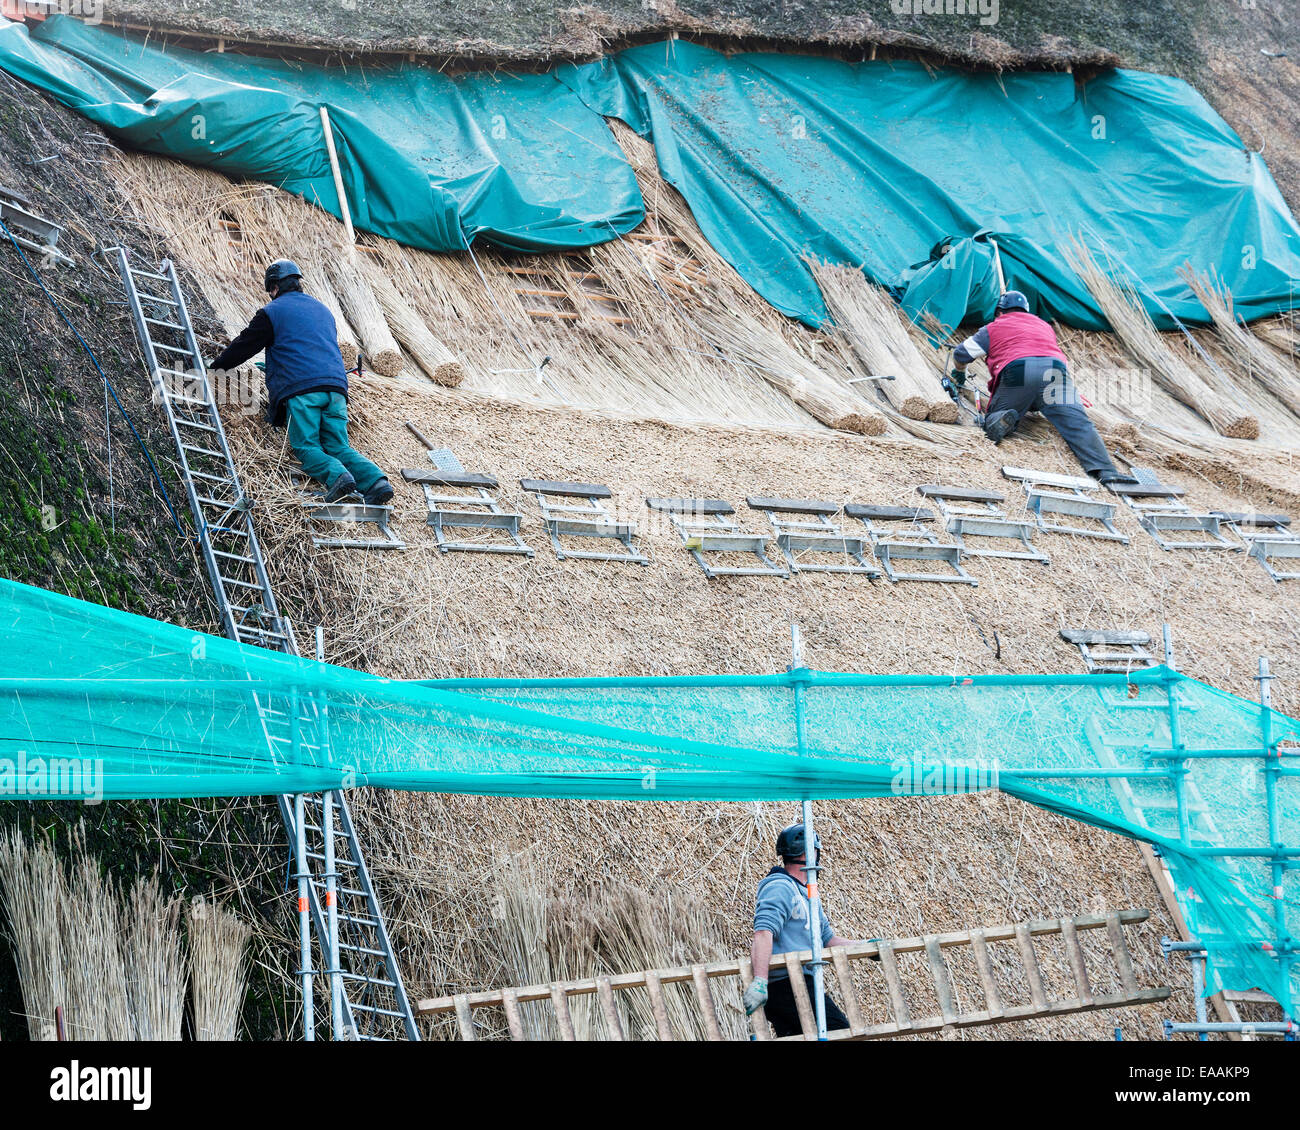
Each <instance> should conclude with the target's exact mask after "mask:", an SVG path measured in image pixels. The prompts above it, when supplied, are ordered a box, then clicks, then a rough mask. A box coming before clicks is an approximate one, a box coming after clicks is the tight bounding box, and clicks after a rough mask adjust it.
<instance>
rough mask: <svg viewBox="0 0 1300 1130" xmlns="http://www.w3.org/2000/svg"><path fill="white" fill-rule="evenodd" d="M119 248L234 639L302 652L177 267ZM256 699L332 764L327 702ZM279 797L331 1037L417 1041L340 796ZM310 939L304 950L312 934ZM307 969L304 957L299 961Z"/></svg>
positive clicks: (279, 741) (282, 734) (282, 744)
mask: <svg viewBox="0 0 1300 1130" xmlns="http://www.w3.org/2000/svg"><path fill="white" fill-rule="evenodd" d="M113 250H115V251H116V253H117V265H118V270H119V271H120V272H121V275H122V282H123V286H124V288H125V291H126V298H127V305H128V306H129V307H130V310H131V316H132V319H133V320H134V322H135V328H136V333H137V335H138V337H139V339H140V345H141V348H142V349H143V350H144V356H145V362H146V364H147V366H148V370H149V375H150V377H151V379H152V381H153V386H154V396H155V398H156V399H157V401H158V402H159V404H160V405H161V406H162V408H163V411H164V413H165V415H166V417H167V425H168V428H169V429H170V431H171V435H172V440H173V442H174V443H175V445H176V455H177V461H178V464H179V466H180V471H181V477H182V480H183V482H184V484H185V492H186V495H187V496H188V498H189V502H190V510H191V512H192V514H193V515H194V522H195V526H196V528H197V531H198V543H199V548H200V549H201V551H202V553H203V560H204V564H205V565H206V566H207V571H208V578H209V580H210V581H211V584H212V591H213V595H214V597H215V598H216V602H217V606H218V609H219V611H220V614H221V621H222V626H223V628H224V630H225V633H226V635H227V636H228V637H229V638H230V639H232V640H235V641H237V642H239V643H245V644H256V645H257V646H259V647H265V648H269V649H271V650H274V651H281V652H285V653H287V654H289V655H297V654H298V647H297V643H296V641H295V640H294V636H293V628H292V626H291V624H290V623H289V621H288V619H286V618H285V617H283V616H282V615H281V614H280V612H279V610H278V608H277V606H276V601H275V594H274V592H273V591H272V588H271V582H270V580H269V578H268V576H267V572H266V564H265V561H264V559H263V556H262V551H261V547H260V545H259V543H258V539H257V533H256V531H255V530H254V527H253V518H252V513H251V511H252V502H251V500H249V499H248V498H247V496H246V495H245V494H244V491H243V488H242V486H241V485H240V482H239V475H238V472H237V471H236V468H235V464H234V460H233V458H232V457H231V454H230V448H229V445H228V444H227V442H226V434H225V430H224V429H223V428H222V425H221V415H220V412H219V410H218V406H217V403H216V400H215V398H214V396H213V393H212V387H211V384H210V383H209V381H208V378H207V373H206V371H205V368H204V364H203V357H202V354H201V352H200V350H199V346H198V341H197V339H196V338H195V335H194V328H193V325H192V324H191V322H190V317H189V312H188V310H187V309H186V306H185V299H184V296H183V295H182V294H181V288H180V284H179V281H178V280H177V278H176V270H175V267H174V266H173V265H172V263H171V262H170V260H166V259H164V260H163V261H162V263H161V264H160V266H159V268H158V270H156V271H149V270H142V269H139V268H136V267H134V266H132V264H131V260H130V253H129V252H128V251H127V249H126V248H124V247H118V248H115V249H113ZM157 291H161V292H163V293H162V294H158V293H155V292H157ZM251 698H252V701H253V703H254V705H255V706H256V709H257V711H258V714H259V716H260V720H261V723H262V728H263V732H264V733H265V735H266V741H267V745H268V747H269V748H270V751H271V753H272V756H273V757H274V758H276V759H277V760H278V759H279V758H280V757H281V756H282V755H284V754H288V755H289V756H293V755H294V754H295V752H296V753H297V754H298V756H300V757H301V756H304V755H305V756H306V757H308V758H319V759H321V760H327V759H328V733H327V732H326V730H325V729H324V728H323V727H321V725H320V717H319V714H318V710H319V711H324V710H327V709H328V705H327V704H326V703H324V702H321V703H317V701H316V700H315V699H313V698H310V697H309V698H308V699H307V700H306V701H305V702H301V701H300V700H298V699H297V696H296V695H295V696H293V699H292V700H291V699H290V697H289V696H287V695H268V694H265V693H263V692H253V694H252V695H251ZM278 801H279V806H280V815H281V817H282V818H283V820H284V824H285V829H286V831H287V832H288V836H289V843H290V845H295V844H296V845H298V848H299V852H300V858H305V861H306V872H307V873H306V874H302V873H301V871H302V869H301V868H300V869H299V874H298V875H297V878H298V880H299V907H300V910H301V907H302V902H303V900H304V899H305V901H306V902H307V904H308V909H309V910H310V918H311V922H312V924H313V926H314V928H315V933H316V939H317V942H318V944H319V946H320V950H321V954H322V955H323V957H324V959H325V961H326V964H327V965H328V966H329V968H326V969H324V970H322V972H323V974H324V975H325V976H326V977H328V978H329V981H330V983H331V998H332V1000H331V1011H332V1013H333V1025H332V1028H333V1031H334V1034H335V1035H336V1036H337V1037H343V1038H349V1037H350V1038H355V1039H361V1040H374V1039H385V1038H388V1037H390V1036H404V1037H405V1038H407V1039H412V1040H418V1039H419V1038H420V1037H419V1030H418V1029H417V1027H416V1025H415V1018H414V1016H413V1015H412V1012H411V1006H410V1003H409V1001H408V1000H407V997H406V990H405V988H404V986H403V984H402V978H401V973H400V971H399V970H398V968H397V961H396V957H395V955H394V953H393V947H392V943H391V942H390V941H389V937H388V930H387V927H386V926H385V924H384V918H383V913H382V911H381V909H380V906H379V901H378V899H377V897H376V895H375V890H374V886H373V885H372V883H371V881H370V874H369V871H368V870H367V868H366V863H365V859H364V857H363V855H362V852H361V844H360V842H359V840H358V839H357V834H356V829H355V827H354V825H353V823H352V814H351V811H350V810H349V807H348V803H347V798H346V796H345V794H344V793H343V792H341V791H331V792H326V793H322V794H311V795H307V794H299V795H296V796H283V795H282V796H280V797H279V798H278ZM299 812H301V813H302V817H301V820H299V818H298V813H299ZM306 946H307V948H306V949H305V953H306V954H307V955H309V954H310V948H309V946H310V943H309V941H307V942H306ZM332 955H333V959H332V960H331V956H332ZM307 964H309V960H308V961H304V965H307ZM312 972H314V971H312V970H309V969H306V968H304V969H302V970H300V971H299V973H300V975H301V976H302V977H303V980H304V991H305V999H304V1001H303V1009H304V1017H305V1019H304V1025H305V1028H306V1031H307V1034H308V1038H311V1035H312V1021H311V1012H312V1001H311V995H310V977H311V974H312Z"/></svg>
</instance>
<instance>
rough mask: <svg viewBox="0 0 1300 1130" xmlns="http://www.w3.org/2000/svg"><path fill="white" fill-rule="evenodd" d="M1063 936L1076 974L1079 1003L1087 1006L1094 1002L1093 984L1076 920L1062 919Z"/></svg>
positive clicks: (1075, 981)
mask: <svg viewBox="0 0 1300 1130" xmlns="http://www.w3.org/2000/svg"><path fill="white" fill-rule="evenodd" d="M1061 938H1062V940H1063V941H1064V943H1065V955H1066V957H1067V958H1069V961H1070V970H1071V972H1073V974H1074V990H1075V993H1076V994H1077V995H1078V998H1079V1003H1080V1004H1082V1005H1083V1006H1085V1007H1087V1006H1088V1005H1090V1004H1092V985H1091V984H1090V983H1089V981H1088V964H1087V962H1086V961H1084V958H1083V948H1082V947H1081V946H1080V945H1079V931H1078V930H1077V929H1076V928H1075V925H1074V921H1073V920H1072V919H1069V918H1065V919H1063V920H1062V921H1061Z"/></svg>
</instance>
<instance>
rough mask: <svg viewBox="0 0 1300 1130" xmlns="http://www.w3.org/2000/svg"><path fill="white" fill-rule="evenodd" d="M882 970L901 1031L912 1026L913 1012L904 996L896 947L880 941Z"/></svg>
mask: <svg viewBox="0 0 1300 1130" xmlns="http://www.w3.org/2000/svg"><path fill="white" fill-rule="evenodd" d="M880 972H881V973H883V974H884V975H885V989H886V990H887V991H888V992H889V1003H890V1004H891V1005H892V1006H893V1009H894V1023H895V1024H896V1025H898V1029H899V1031H900V1032H901V1031H906V1030H907V1029H908V1028H911V1027H912V1013H911V1010H910V1009H909V1008H908V1007H907V1001H906V1000H905V999H904V997H903V982H902V981H901V980H899V977H898V958H897V957H896V956H895V954H894V947H893V946H891V945H889V944H888V943H887V942H881V943H880Z"/></svg>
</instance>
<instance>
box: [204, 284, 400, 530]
mask: <svg viewBox="0 0 1300 1130" xmlns="http://www.w3.org/2000/svg"><path fill="white" fill-rule="evenodd" d="M266 293H267V294H269V295H270V296H271V301H270V302H268V303H267V304H266V305H265V306H263V307H262V308H261V309H260V310H259V311H258V312H257V313H256V314H254V315H253V320H252V321H251V322H249V324H248V327H247V328H246V329H245V330H244V331H243V333H241V334H240V335H239V336H238V337H237V338H235V340H234V341H232V342H231V343H230V344H229V345H228V346H226V348H225V350H224V351H223V352H222V354H221V356H220V357H218V358H216V360H214V361H213V362H212V364H211V365H209V366H208V368H209V369H215V370H218V371H221V370H226V369H235V368H238V367H239V366H240V365H242V364H243V363H244V362H245V361H247V360H248V359H249V358H250V357H253V356H254V355H256V354H257V353H260V352H261V351H262V350H265V351H266V394H267V401H268V403H267V410H266V415H267V419H268V420H269V421H270V423H271V426H272V427H277V428H278V427H283V426H285V425H286V424H287V425H288V428H289V446H290V447H291V448H293V453H294V455H296V456H297V457H298V460H299V462H300V463H302V469H303V471H304V472H306V474H308V475H310V476H311V477H312V478H313V479H315V480H316V481H317V482H319V483H321V484H322V485H323V486H324V487H325V501H326V502H337V501H338V500H339V499H341V498H345V497H346V496H347V495H349V494H353V493H360V494H361V496H362V498H363V499H364V500H365V502H366V504H367V505H370V506H382V505H384V504H385V503H388V502H390V501H392V498H393V488H392V485H391V484H390V483H389V481H388V477H387V476H386V475H385V474H384V472H383V471H381V470H380V469H379V468H378V467H377V466H375V464H374V463H372V462H371V461H370V460H369V459H367V458H366V457H365V456H364V455H362V454H361V453H360V452H358V451H357V450H355V449H354V448H353V447H352V445H351V444H350V443H349V442H348V374H347V371H346V370H345V369H344V367H343V355H342V354H341V353H340V352H339V345H338V334H337V328H336V326H335V324H334V315H333V314H331V313H330V312H329V308H328V307H327V306H326V305H325V304H324V303H323V302H320V301H319V300H317V299H315V298H312V296H311V295H309V294H306V293H305V292H304V291H303V289H302V272H301V271H300V270H299V269H298V266H297V264H296V263H293V262H292V261H291V260H289V259H277V260H276V261H275V262H274V263H272V264H271V265H270V266H269V267H267V269H266Z"/></svg>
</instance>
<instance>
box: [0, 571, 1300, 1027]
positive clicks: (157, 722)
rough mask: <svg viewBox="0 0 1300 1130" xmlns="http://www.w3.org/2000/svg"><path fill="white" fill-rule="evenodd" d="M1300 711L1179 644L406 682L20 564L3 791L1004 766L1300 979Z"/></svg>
mask: <svg viewBox="0 0 1300 1130" xmlns="http://www.w3.org/2000/svg"><path fill="white" fill-rule="evenodd" d="M1298 735H1300V723H1298V722H1296V721H1295V720H1294V719H1291V718H1288V717H1286V716H1285V715H1282V714H1280V713H1278V712H1276V711H1267V710H1265V709H1264V708H1262V707H1261V706H1260V705H1259V704H1257V703H1253V702H1249V701H1247V700H1244V699H1240V698H1237V697H1235V696H1233V695H1230V694H1225V693H1224V692H1222V691H1218V690H1215V689H1214V688H1212V687H1208V686H1205V685H1204V684H1202V683H1198V682H1196V681H1195V680H1193V679H1189V678H1186V677H1185V676H1182V675H1179V674H1178V673H1176V672H1173V671H1169V670H1166V669H1162V668H1157V669H1155V670H1151V671H1138V672H1134V673H1133V674H1132V675H1130V676H1128V677H1125V676H1123V675H1113V676H1090V675H1073V676H1071V675H1042V676H1028V675H1005V676H991V675H986V676H975V677H970V678H963V677H953V676H926V675H907V676H871V675H853V674H836V673H830V672H819V671H810V670H796V671H793V672H789V673H784V674H774V675H729V676H728V675H715V676H697V677H688V678H667V679H651V678H609V679H585V680H584V679H576V680H575V679H554V680H545V679H534V680H442V681H427V682H404V681H397V680H391V679H383V678H379V677H376V676H373V675H367V674H362V673H360V672H356V671H350V670H347V669H345V668H341V667H333V666H330V665H328V664H324V663H319V662H315V661H311V660H304V659H297V658H295V657H292V656H288V655H282V654H279V653H275V652H269V651H265V650H262V649H260V648H256V647H249V646H244V645H240V644H236V643H233V642H231V641H229V640H226V639H221V638H216V637H212V636H206V635H203V634H200V633H196V632H192V631H189V630H187V629H184V628H180V627H176V626H174V625H170V624H161V623H158V622H156V621H153V620H148V619H145V618H143V617H139V616H132V615H129V614H127V613H122V612H115V611H112V610H110V609H105V608H101V607H99V606H98V605H92V604H86V603H83V602H81V601H77V600H73V599H72V598H70V597H66V596H61V595H58V594H55V593H49V592H46V591H44V590H41V589H35V588H28V587H26V586H24V585H18V584H13V583H11V582H3V581H0V795H2V796H7V797H26V798H31V797H40V796H46V795H61V796H86V797H90V798H92V799H94V798H95V797H98V796H104V797H169V796H202V795H259V794H271V793H285V792H293V791H300V790H303V791H305V790H313V791H314V790H321V789H327V788H349V787H352V786H355V785H366V784H368V785H374V786H379V787H385V788H394V789H408V790H425V791H436V792H450V793H477V794H484V795H496V796H542V797H588V798H601V799H623V800H648V801H674V800H724V801H739V800H789V799H796V798H803V797H812V798H830V797H890V796H917V795H922V796H924V795H937V794H949V793H961V792H970V791H976V790H982V789H989V788H998V789H1001V790H1002V791H1003V792H1006V793H1008V794H1010V795H1012V796H1017V797H1020V798H1021V799H1023V800H1026V801H1029V802H1030V803H1033V804H1037V805H1040V806H1042V807H1044V808H1048V809H1051V810H1053V811H1056V812H1060V813H1063V814H1065V815H1067V816H1070V817H1072V818H1074V819H1078V820H1083V821H1086V822H1088V823H1090V824H1095V825H1097V826H1098V827H1102V828H1107V829H1110V830H1112V831H1116V832H1119V833H1122V834H1124V835H1128V836H1134V837H1138V838H1141V839H1145V840H1149V841H1150V842H1152V843H1155V844H1157V845H1158V846H1159V847H1160V849H1161V851H1162V852H1163V854H1164V856H1165V858H1166V859H1167V860H1168V862H1169V864H1170V867H1171V870H1172V871H1173V874H1174V877H1175V880H1176V886H1177V888H1178V897H1179V900H1180V903H1181V904H1182V906H1183V911H1184V914H1185V915H1186V916H1187V918H1188V921H1189V922H1190V923H1191V925H1192V929H1193V930H1195V931H1197V932H1198V934H1199V936H1201V937H1202V939H1203V940H1204V941H1205V942H1206V944H1207V946H1208V947H1209V948H1210V953H1211V960H1212V968H1213V969H1214V971H1215V972H1214V978H1213V984H1214V985H1216V986H1218V985H1226V986H1228V987H1234V988H1249V987H1251V986H1253V985H1262V986H1265V987H1267V988H1269V991H1270V992H1273V993H1274V995H1275V996H1277V998H1278V1000H1280V1001H1285V999H1286V998H1285V997H1284V994H1285V993H1289V992H1291V991H1292V990H1291V986H1290V981H1289V977H1290V974H1289V973H1288V972H1287V970H1288V969H1289V968H1290V957H1289V955H1290V950H1288V949H1287V947H1288V946H1289V945H1290V944H1291V934H1290V930H1291V927H1290V926H1288V924H1287V923H1288V919H1287V917H1286V916H1287V915H1289V916H1290V917H1289V921H1290V922H1291V923H1294V922H1295V921H1297V915H1298V914H1300V881H1298V880H1297V876H1296V872H1295V869H1294V868H1290V869H1284V872H1283V874H1282V875H1280V876H1278V877H1277V878H1276V881H1275V878H1274V876H1273V875H1272V872H1271V869H1272V867H1273V864H1274V862H1275V858H1276V859H1282V860H1283V861H1287V862H1294V860H1295V859H1296V858H1297V857H1300V768H1296V767H1297V766H1300V753H1297V752H1296V751H1294V750H1290V751H1289V750H1287V749H1286V748H1285V747H1283V748H1279V745H1278V743H1279V742H1283V741H1288V740H1293V739H1295V738H1296V737H1297V736H1298ZM1265 750H1268V751H1269V753H1268V757H1267V759H1266V758H1265V755H1264V754H1265ZM935 834H936V837H938V836H941V835H942V829H941V827H940V826H936V832H935ZM1273 845H1277V852H1280V853H1281V854H1280V855H1278V854H1277V852H1275V851H1274V846H1273ZM1239 851H1244V852H1245V853H1246V854H1235V853H1237V852H1239ZM1287 851H1289V852H1290V855H1287V854H1286V852H1287ZM1225 853H1226V854H1225ZM1271 857H1275V858H1271ZM1278 954H1280V955H1282V956H1283V957H1284V958H1286V965H1285V966H1280V965H1279V962H1278V960H1277V957H1276V955H1278Z"/></svg>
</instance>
